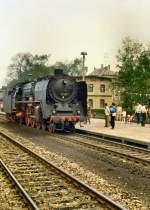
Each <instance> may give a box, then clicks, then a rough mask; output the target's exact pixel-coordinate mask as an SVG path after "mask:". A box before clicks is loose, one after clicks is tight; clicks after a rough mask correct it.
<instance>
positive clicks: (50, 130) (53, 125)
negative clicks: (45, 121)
mask: <svg viewBox="0 0 150 210" xmlns="http://www.w3.org/2000/svg"><path fill="white" fill-rule="evenodd" d="M47 129H48V131H49V132H50V133H55V130H56V127H55V124H54V123H50V124H49V126H48V127H47Z"/></svg>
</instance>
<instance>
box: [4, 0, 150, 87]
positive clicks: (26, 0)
mask: <svg viewBox="0 0 150 210" xmlns="http://www.w3.org/2000/svg"><path fill="white" fill-rule="evenodd" d="M149 11H150V1H149V0H0V73H1V77H0V86H1V85H2V84H3V81H4V78H5V74H6V71H7V66H8V65H9V64H10V62H11V57H12V56H14V55H15V54H16V53H18V52H31V53H33V54H35V53H39V54H42V53H47V54H51V57H50V61H49V63H50V64H54V63H55V62H56V61H64V60H73V59H74V58H76V57H80V52H81V51H86V52H87V53H88V56H87V59H86V65H87V66H88V68H89V71H92V70H93V68H94V66H95V67H100V65H101V63H110V64H111V65H112V66H115V55H116V53H117V49H118V48H119V46H120V43H121V40H122V38H124V37H125V36H127V35H129V36H130V37H131V38H136V39H139V40H140V41H142V42H148V41H149V39H150V29H149V22H150V12H149Z"/></svg>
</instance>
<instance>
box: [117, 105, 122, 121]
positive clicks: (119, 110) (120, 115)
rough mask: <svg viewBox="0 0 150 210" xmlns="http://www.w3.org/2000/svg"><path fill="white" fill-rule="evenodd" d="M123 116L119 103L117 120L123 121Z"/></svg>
mask: <svg viewBox="0 0 150 210" xmlns="http://www.w3.org/2000/svg"><path fill="white" fill-rule="evenodd" d="M121 117H122V107H121V106H120V105H119V104H118V106H117V116H116V120H118V121H121Z"/></svg>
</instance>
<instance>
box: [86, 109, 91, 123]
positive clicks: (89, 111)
mask: <svg viewBox="0 0 150 210" xmlns="http://www.w3.org/2000/svg"><path fill="white" fill-rule="evenodd" d="M91 118H92V111H91V108H90V107H88V110H87V122H88V123H89V124H91Z"/></svg>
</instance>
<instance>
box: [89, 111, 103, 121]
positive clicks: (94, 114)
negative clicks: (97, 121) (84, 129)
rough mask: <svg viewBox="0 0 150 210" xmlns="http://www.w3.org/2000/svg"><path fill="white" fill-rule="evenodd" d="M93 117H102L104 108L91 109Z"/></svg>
mask: <svg viewBox="0 0 150 210" xmlns="http://www.w3.org/2000/svg"><path fill="white" fill-rule="evenodd" d="M92 113H93V118H101V119H104V109H92Z"/></svg>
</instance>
